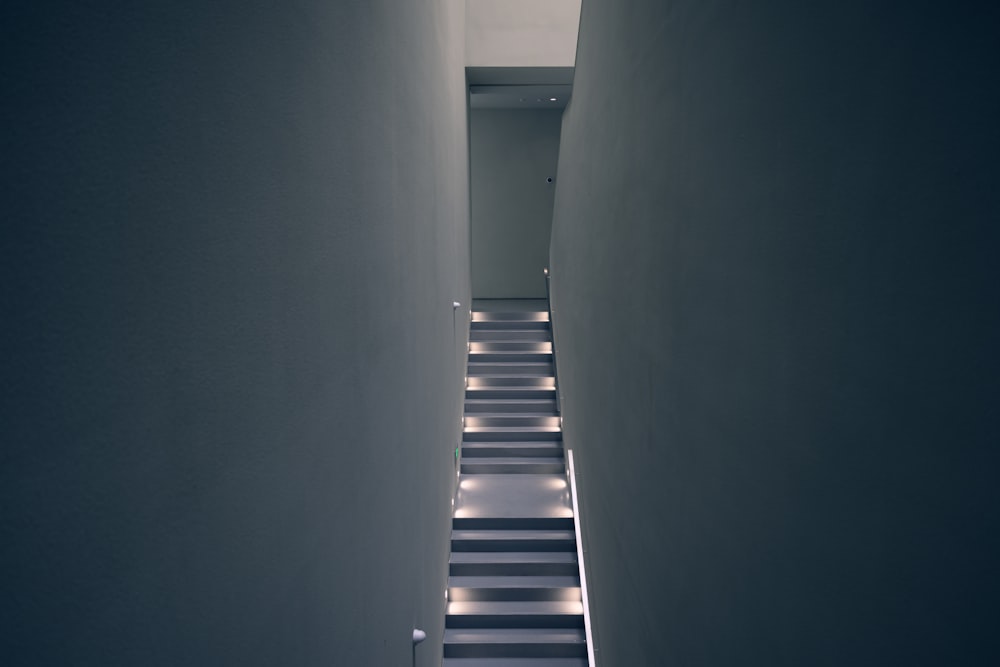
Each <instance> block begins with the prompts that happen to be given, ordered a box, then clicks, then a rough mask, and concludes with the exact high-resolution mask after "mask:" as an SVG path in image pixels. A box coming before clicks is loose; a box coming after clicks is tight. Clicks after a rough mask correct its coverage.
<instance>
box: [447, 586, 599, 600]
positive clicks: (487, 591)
mask: <svg viewBox="0 0 1000 667" xmlns="http://www.w3.org/2000/svg"><path fill="white" fill-rule="evenodd" d="M448 600H450V601H452V602H579V601H580V589H579V588H516V587H511V588H449V589H448Z"/></svg>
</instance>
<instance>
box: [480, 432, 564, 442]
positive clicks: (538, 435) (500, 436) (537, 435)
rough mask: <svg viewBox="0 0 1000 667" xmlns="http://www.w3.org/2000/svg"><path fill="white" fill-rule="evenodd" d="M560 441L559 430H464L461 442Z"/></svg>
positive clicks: (560, 433)
mask: <svg viewBox="0 0 1000 667" xmlns="http://www.w3.org/2000/svg"><path fill="white" fill-rule="evenodd" d="M543 440H544V441H546V442H561V441H562V432H561V431H499V430H496V431H465V432H464V433H463V434H462V441H463V442H538V441H543Z"/></svg>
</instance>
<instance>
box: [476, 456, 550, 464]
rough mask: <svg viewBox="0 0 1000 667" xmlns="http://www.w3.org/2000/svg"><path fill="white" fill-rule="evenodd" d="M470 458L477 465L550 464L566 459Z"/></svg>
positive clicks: (540, 457)
mask: <svg viewBox="0 0 1000 667" xmlns="http://www.w3.org/2000/svg"><path fill="white" fill-rule="evenodd" d="M470 459H475V463H476V464H477V465H504V464H511V463H524V464H531V463H537V464H550V463H565V462H566V459H564V458H563V457H561V456H480V457H470Z"/></svg>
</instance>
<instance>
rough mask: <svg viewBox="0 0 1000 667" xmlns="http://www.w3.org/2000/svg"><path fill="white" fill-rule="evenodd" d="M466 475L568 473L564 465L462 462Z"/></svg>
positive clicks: (463, 472) (462, 469)
mask: <svg viewBox="0 0 1000 667" xmlns="http://www.w3.org/2000/svg"><path fill="white" fill-rule="evenodd" d="M461 471H462V474H464V475H547V474H548V475H561V474H564V473H565V472H566V466H565V464H562V463H489V461H488V460H487V461H483V462H475V463H473V462H462V468H461Z"/></svg>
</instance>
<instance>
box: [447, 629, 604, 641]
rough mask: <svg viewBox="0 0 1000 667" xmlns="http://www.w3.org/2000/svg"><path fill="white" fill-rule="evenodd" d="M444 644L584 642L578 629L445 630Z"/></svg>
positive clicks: (583, 636) (585, 637) (582, 635)
mask: <svg viewBox="0 0 1000 667" xmlns="http://www.w3.org/2000/svg"><path fill="white" fill-rule="evenodd" d="M444 641H445V643H457V642H476V643H486V642H489V643H498V644H499V643H504V644H506V643H513V642H517V643H528V642H546V643H548V642H585V641H587V636H586V633H585V632H584V631H583V630H580V629H578V628H445V631H444Z"/></svg>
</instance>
